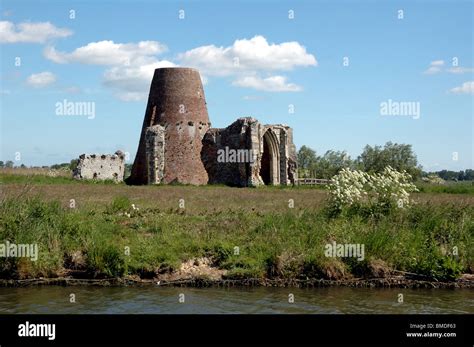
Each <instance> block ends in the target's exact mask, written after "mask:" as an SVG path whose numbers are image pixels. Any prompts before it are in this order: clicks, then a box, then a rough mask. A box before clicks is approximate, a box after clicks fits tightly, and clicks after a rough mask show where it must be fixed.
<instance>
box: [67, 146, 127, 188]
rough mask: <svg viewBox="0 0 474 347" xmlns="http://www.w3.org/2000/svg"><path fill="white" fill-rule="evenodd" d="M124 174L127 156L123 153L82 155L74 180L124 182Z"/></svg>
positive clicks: (74, 173)
mask: <svg viewBox="0 0 474 347" xmlns="http://www.w3.org/2000/svg"><path fill="white" fill-rule="evenodd" d="M124 172H125V155H124V154H123V152H121V151H117V152H115V154H112V155H111V154H102V155H96V154H81V155H80V156H79V162H78V164H77V167H76V169H75V170H74V172H73V178H75V179H95V180H114V181H117V182H122V181H123V175H124Z"/></svg>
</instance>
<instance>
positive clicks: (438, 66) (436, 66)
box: [424, 60, 474, 75]
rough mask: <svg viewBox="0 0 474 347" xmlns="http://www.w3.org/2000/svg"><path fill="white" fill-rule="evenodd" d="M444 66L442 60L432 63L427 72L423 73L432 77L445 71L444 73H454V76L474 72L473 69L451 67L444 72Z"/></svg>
mask: <svg viewBox="0 0 474 347" xmlns="http://www.w3.org/2000/svg"><path fill="white" fill-rule="evenodd" d="M444 65H445V63H444V60H435V61H432V62H431V63H430V66H429V67H428V69H427V70H425V71H424V73H425V74H428V75H434V74H437V73H439V72H442V71H445V72H449V73H454V74H463V73H469V72H473V71H474V69H473V68H469V67H462V66H456V67H451V68H449V69H448V68H446V69H445V70H443V68H444Z"/></svg>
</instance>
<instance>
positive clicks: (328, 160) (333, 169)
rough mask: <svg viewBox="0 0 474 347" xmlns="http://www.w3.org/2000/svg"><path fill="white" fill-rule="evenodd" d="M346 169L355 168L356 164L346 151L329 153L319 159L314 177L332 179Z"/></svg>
mask: <svg viewBox="0 0 474 347" xmlns="http://www.w3.org/2000/svg"><path fill="white" fill-rule="evenodd" d="M344 168H354V162H353V161H352V159H351V157H350V156H349V155H348V154H347V152H346V151H342V152H341V151H332V150H330V151H327V152H326V153H325V154H324V155H323V156H322V157H318V158H317V161H316V165H315V168H314V177H316V178H326V179H330V178H331V177H333V176H334V175H337V174H338V173H339V171H341V170H342V169H344Z"/></svg>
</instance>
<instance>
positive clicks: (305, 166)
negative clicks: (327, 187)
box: [297, 146, 317, 177]
mask: <svg viewBox="0 0 474 347" xmlns="http://www.w3.org/2000/svg"><path fill="white" fill-rule="evenodd" d="M316 160H317V157H316V152H315V151H314V150H313V149H311V148H309V147H307V146H302V147H301V148H300V150H299V151H298V154H297V161H298V169H299V176H300V177H309V176H310V175H311V170H312V169H313V168H314V165H315V164H316Z"/></svg>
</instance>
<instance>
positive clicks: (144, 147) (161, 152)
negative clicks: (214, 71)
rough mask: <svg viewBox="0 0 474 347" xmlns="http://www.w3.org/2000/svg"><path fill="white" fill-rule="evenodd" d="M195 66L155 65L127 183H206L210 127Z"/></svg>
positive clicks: (199, 78)
mask: <svg viewBox="0 0 474 347" xmlns="http://www.w3.org/2000/svg"><path fill="white" fill-rule="evenodd" d="M210 125H211V124H210V122H209V117H208V114H207V107H206V99H205V97H204V90H203V87H202V83H201V77H200V75H199V72H198V71H197V70H195V69H190V68H180V67H174V68H161V69H156V70H155V73H154V76H153V80H152V83H151V87H150V94H149V96H148V104H147V107H146V112H145V119H144V121H143V125H142V131H141V135H140V143H139V146H138V151H137V155H136V157H135V161H134V163H133V167H132V172H131V175H130V177H129V178H128V179H127V183H129V184H158V183H164V184H169V183H183V184H196V185H200V184H207V183H208V175H207V172H206V170H205V168H204V165H203V163H202V161H201V150H202V139H203V137H204V135H205V134H206V132H207V131H208V129H209V127H210Z"/></svg>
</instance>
